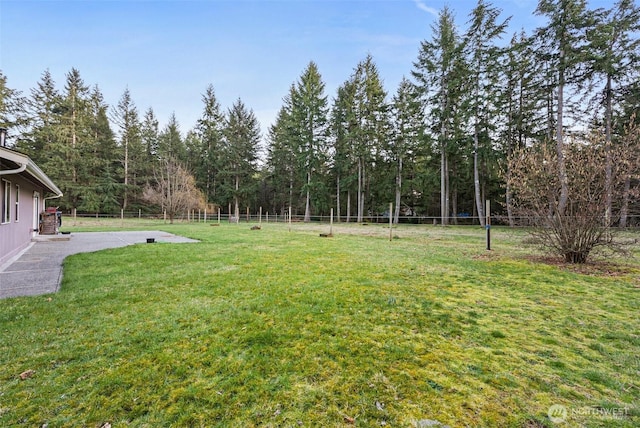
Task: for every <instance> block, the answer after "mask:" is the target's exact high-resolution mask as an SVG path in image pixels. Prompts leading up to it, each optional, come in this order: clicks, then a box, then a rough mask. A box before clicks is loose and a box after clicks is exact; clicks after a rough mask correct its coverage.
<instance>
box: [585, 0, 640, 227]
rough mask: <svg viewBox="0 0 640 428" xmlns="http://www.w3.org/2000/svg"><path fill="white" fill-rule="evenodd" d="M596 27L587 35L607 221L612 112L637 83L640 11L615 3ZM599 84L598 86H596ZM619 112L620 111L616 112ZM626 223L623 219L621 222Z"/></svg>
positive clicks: (624, 120)
mask: <svg viewBox="0 0 640 428" xmlns="http://www.w3.org/2000/svg"><path fill="white" fill-rule="evenodd" d="M597 21H598V23H597V25H596V27H595V29H594V31H592V32H591V33H590V38H591V41H592V45H593V47H594V58H593V62H594V68H595V71H596V76H595V78H596V79H599V80H600V81H604V82H603V84H604V85H603V86H604V87H603V88H602V91H601V92H600V93H598V94H597V95H596V97H595V101H596V102H597V104H599V105H600V106H602V107H603V109H604V112H603V116H604V117H603V119H604V125H605V137H606V142H605V144H606V148H605V152H606V167H605V176H606V183H607V186H606V187H607V202H606V203H607V210H606V213H605V216H606V217H607V220H608V221H610V220H611V217H612V215H613V211H612V210H613V185H612V183H613V159H612V155H611V152H612V142H613V131H614V123H613V121H614V115H615V114H614V111H615V109H616V104H620V102H621V101H623V100H624V98H623V94H624V93H625V92H627V93H628V89H629V88H630V87H632V85H634V84H637V82H638V81H639V80H640V51H639V48H640V39H638V38H637V37H634V35H635V34H637V33H638V31H640V8H638V7H637V6H636V5H635V4H634V1H633V0H618V1H617V2H616V3H615V4H614V6H613V7H612V8H611V9H609V10H600V11H599V13H598V20H597ZM598 83H600V82H598ZM618 110H619V109H618ZM630 119H631V116H627V117H625V116H622V117H620V122H621V125H622V126H626V125H627V124H628V123H629V122H630ZM621 222H622V223H626V218H625V219H621Z"/></svg>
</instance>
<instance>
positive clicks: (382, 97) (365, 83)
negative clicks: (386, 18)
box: [344, 55, 389, 222]
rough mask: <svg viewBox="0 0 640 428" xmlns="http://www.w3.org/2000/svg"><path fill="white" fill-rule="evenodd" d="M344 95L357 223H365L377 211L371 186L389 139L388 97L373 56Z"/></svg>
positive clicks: (357, 72)
mask: <svg viewBox="0 0 640 428" xmlns="http://www.w3.org/2000/svg"><path fill="white" fill-rule="evenodd" d="M344 94H348V96H349V100H348V102H347V104H346V106H345V107H346V117H347V122H346V123H347V126H348V127H347V129H346V130H345V131H346V134H345V137H346V140H347V141H348V145H349V146H350V150H352V153H351V154H350V155H351V156H352V157H353V158H354V159H355V161H356V176H357V193H356V196H357V221H358V222H362V221H363V218H364V213H365V212H366V211H370V212H371V211H373V210H374V209H376V208H378V207H375V206H373V201H371V200H370V199H369V197H368V196H369V195H370V190H371V189H370V187H369V185H370V180H371V176H372V175H374V173H375V172H376V171H375V167H376V165H377V166H378V167H380V166H381V165H380V161H381V159H382V146H383V144H384V143H385V142H386V140H387V139H388V137H389V115H388V114H389V112H388V105H387V104H386V96H387V94H386V92H385V90H384V88H383V86H382V81H381V79H380V75H379V73H378V69H377V67H376V65H375V63H374V62H373V58H372V57H371V55H368V56H367V57H366V58H365V59H364V60H363V61H361V62H360V63H359V64H358V65H357V66H356V68H355V70H354V73H353V74H352V76H351V78H350V79H349V80H348V81H347V83H346V84H345V91H344ZM376 162H377V163H376ZM367 200H368V202H369V203H368V204H366V203H365V202H366V201H367ZM384 205H386V203H385V204H384Z"/></svg>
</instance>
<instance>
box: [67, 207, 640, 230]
mask: <svg viewBox="0 0 640 428" xmlns="http://www.w3.org/2000/svg"><path fill="white" fill-rule="evenodd" d="M63 216H65V217H67V218H69V217H71V218H75V219H146V220H163V221H167V222H168V221H169V218H168V216H166V215H165V214H164V213H143V212H141V211H121V212H120V213H117V214H105V213H63ZM534 219H535V217H514V221H515V224H516V225H518V226H528V225H531V224H533V220H534ZM310 220H311V223H330V222H331V216H330V215H313V216H311V217H310ZM448 220H449V223H448V224H449V225H461V226H471V225H480V221H479V218H478V217H474V216H466V215H465V216H451V217H449V219H448ZM174 221H179V222H190V223H199V222H201V223H204V222H206V223H217V222H225V223H252V222H257V223H262V222H265V223H286V222H288V221H289V216H288V213H285V214H284V215H283V214H272V213H269V212H258V213H244V214H240V217H239V218H236V217H235V216H234V215H232V214H226V213H218V212H214V213H210V212H205V211H204V210H200V211H197V210H193V211H190V212H189V213H181V214H179V215H175V216H174ZM333 221H334V222H335V223H358V222H357V221H356V217H355V216H351V217H350V218H349V221H347V217H346V216H344V215H342V216H340V219H338V217H337V216H335V215H334V216H333ZM291 222H292V223H302V222H304V215H291ZM398 222H399V223H400V224H430V225H439V224H441V218H440V216H400V217H399V218H398ZM361 223H374V224H375V223H380V224H387V223H389V216H388V215H368V216H365V217H363V221H362V222H361ZM491 224H492V225H494V226H498V225H503V226H508V224H509V222H508V219H507V217H506V216H504V215H495V216H491ZM627 225H628V227H630V228H636V227H640V215H631V216H628V217H627Z"/></svg>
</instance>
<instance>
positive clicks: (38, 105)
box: [18, 70, 62, 176]
mask: <svg viewBox="0 0 640 428" xmlns="http://www.w3.org/2000/svg"><path fill="white" fill-rule="evenodd" d="M61 103H62V99H61V96H60V93H59V92H58V91H57V89H56V85H55V82H54V80H53V77H52V76H51V73H50V72H49V70H45V72H44V73H43V74H42V77H41V79H40V81H39V82H38V84H37V86H36V88H34V89H32V90H31V97H30V99H29V103H28V106H29V117H30V124H29V125H30V126H29V131H28V134H27V135H26V138H25V139H23V140H21V141H20V142H19V143H18V149H19V150H20V151H22V152H24V153H25V154H27V155H28V156H29V157H30V158H31V159H33V161H34V162H36V163H37V164H38V165H39V166H40V167H41V168H43V170H44V172H46V173H51V174H53V172H54V171H52V170H49V168H48V165H47V163H48V160H50V159H51V158H52V157H54V156H57V153H56V152H52V151H51V150H50V149H51V147H52V146H53V145H54V144H55V142H56V139H57V137H56V128H57V126H58V125H59V123H60V112H61ZM52 176H53V175H52Z"/></svg>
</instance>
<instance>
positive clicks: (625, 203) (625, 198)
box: [620, 176, 631, 227]
mask: <svg viewBox="0 0 640 428" xmlns="http://www.w3.org/2000/svg"><path fill="white" fill-rule="evenodd" d="M630 192H631V177H629V176H627V177H626V178H625V179H624V189H623V192H622V206H621V207H620V227H627V219H628V216H629V194H630Z"/></svg>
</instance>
